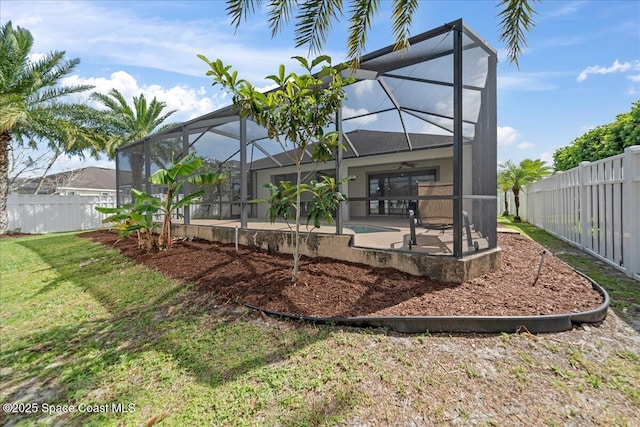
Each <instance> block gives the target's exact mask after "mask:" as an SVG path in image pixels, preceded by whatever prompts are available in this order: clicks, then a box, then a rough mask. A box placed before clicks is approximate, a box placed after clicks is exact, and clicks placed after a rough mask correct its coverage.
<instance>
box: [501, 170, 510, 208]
mask: <svg viewBox="0 0 640 427" xmlns="http://www.w3.org/2000/svg"><path fill="white" fill-rule="evenodd" d="M498 188H499V189H501V190H502V192H503V193H504V212H502V216H508V215H509V195H508V193H509V189H510V188H511V186H510V184H509V180H508V177H507V175H506V173H505V171H504V170H501V171H498Z"/></svg>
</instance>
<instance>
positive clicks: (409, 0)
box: [393, 0, 418, 50]
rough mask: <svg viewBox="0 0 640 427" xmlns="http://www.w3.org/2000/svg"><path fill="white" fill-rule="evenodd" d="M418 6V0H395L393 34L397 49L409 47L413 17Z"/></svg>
mask: <svg viewBox="0 0 640 427" xmlns="http://www.w3.org/2000/svg"><path fill="white" fill-rule="evenodd" d="M417 8H418V0H395V1H394V6H393V35H394V36H395V39H396V41H395V45H394V49H395V50H400V49H406V48H407V47H409V40H408V39H409V31H410V29H411V18H412V16H413V14H414V12H415V11H416V9H417Z"/></svg>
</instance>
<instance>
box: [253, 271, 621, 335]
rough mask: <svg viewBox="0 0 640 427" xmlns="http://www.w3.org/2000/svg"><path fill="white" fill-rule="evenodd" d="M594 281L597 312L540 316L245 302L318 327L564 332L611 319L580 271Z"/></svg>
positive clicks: (270, 312)
mask: <svg viewBox="0 0 640 427" xmlns="http://www.w3.org/2000/svg"><path fill="white" fill-rule="evenodd" d="M576 272H577V273H578V274H580V275H581V276H583V277H585V278H586V279H587V280H589V281H590V282H591V286H592V287H593V289H595V290H597V291H598V292H600V294H601V295H602V296H603V297H604V302H603V303H602V305H601V306H600V307H598V308H596V309H594V310H589V311H583V312H577V313H568V314H549V315H540V316H382V317H314V316H303V315H296V314H289V313H282V312H279V311H274V310H268V309H264V308H261V307H258V306H255V305H252V304H248V303H246V302H243V303H242V304H243V305H244V306H245V307H248V308H251V309H253V310H258V311H261V312H263V313H266V314H268V315H269V316H273V317H280V318H285V319H293V320H304V321H307V322H311V323H316V324H331V325H338V326H357V327H381V328H391V329H393V330H394V331H397V332H403V333H421V332H481V333H499V332H518V331H528V332H531V333H541V332H562V331H567V330H570V329H571V328H572V327H573V324H574V323H598V322H602V321H603V320H604V318H605V317H606V316H607V308H608V307H609V294H607V291H605V290H604V288H603V287H602V286H600V285H598V284H597V283H596V282H595V281H594V280H593V279H591V278H590V277H588V276H586V275H585V274H582V273H580V272H579V271H576Z"/></svg>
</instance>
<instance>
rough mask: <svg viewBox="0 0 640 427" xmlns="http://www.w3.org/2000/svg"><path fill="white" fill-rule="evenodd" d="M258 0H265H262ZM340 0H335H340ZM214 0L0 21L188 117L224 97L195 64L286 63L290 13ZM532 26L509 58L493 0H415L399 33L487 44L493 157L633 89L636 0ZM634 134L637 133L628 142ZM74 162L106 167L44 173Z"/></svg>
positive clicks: (551, 7)
mask: <svg viewBox="0 0 640 427" xmlns="http://www.w3.org/2000/svg"><path fill="white" fill-rule="evenodd" d="M263 3H265V4H268V2H266V1H265V2H263ZM345 4H347V2H346V1H345ZM390 6H391V2H390V1H387V0H383V1H382V2H381V7H380V11H379V14H378V15H377V17H376V18H375V19H374V21H373V22H372V28H371V30H370V31H369V32H368V35H367V45H366V51H367V52H372V51H374V50H377V49H380V48H382V47H386V46H388V45H390V44H392V43H393V34H392V30H391V19H390V16H391V7H390ZM225 7H226V2H224V1H222V0H218V1H207V0H191V1H164V2H162V1H150V0H148V1H134V0H128V1H118V0H110V1H64V0H63V1H60V0H58V1H53V0H50V1H46V0H41V1H22V0H0V22H1V23H2V24H3V25H4V23H6V22H7V21H12V23H13V25H14V26H21V27H23V28H26V29H28V30H29V31H31V33H32V35H33V37H34V39H35V42H34V47H33V50H32V54H33V57H34V58H37V57H39V56H40V55H43V54H45V53H48V52H51V51H60V50H63V51H65V52H66V58H68V59H71V58H80V60H81V62H80V65H79V66H78V67H76V69H75V70H74V72H73V73H72V75H70V76H69V77H68V78H66V79H65V81H64V83H66V84H90V85H93V86H95V89H94V90H96V91H99V92H101V93H107V92H108V91H109V90H111V89H112V88H116V89H118V90H119V91H120V92H122V94H123V95H124V96H125V98H127V99H132V98H133V96H136V95H138V94H140V93H144V94H145V96H146V97H147V99H148V100H150V99H152V98H153V97H154V96H155V97H157V98H158V99H159V100H161V101H164V102H166V103H167V108H168V109H171V110H173V109H175V110H177V112H176V113H175V114H174V115H173V116H171V118H170V121H172V122H180V121H183V120H188V119H191V118H195V117H198V116H200V115H202V114H205V113H208V112H211V111H214V110H216V109H217V108H219V107H222V106H224V105H228V104H229V102H230V101H229V99H228V97H226V96H225V94H224V93H223V92H222V91H221V89H219V87H218V86H216V87H213V86H212V84H211V83H212V80H211V78H210V77H207V76H206V75H205V73H206V71H207V65H206V64H205V63H204V62H203V61H201V60H200V59H198V58H197V56H196V55H197V54H204V55H205V56H207V57H208V58H209V59H215V58H220V59H222V60H223V62H224V63H226V64H230V65H232V66H233V67H234V69H237V70H238V72H239V75H240V76H241V77H242V78H246V79H248V80H250V81H251V82H252V83H253V84H255V85H256V86H259V87H261V86H262V87H266V86H267V85H268V82H267V80H265V79H264V77H265V76H267V75H269V74H273V73H275V72H276V70H277V67H278V65H279V64H281V63H284V64H287V65H290V66H293V61H292V60H291V59H290V58H291V57H292V56H294V55H301V56H309V52H308V49H307V48H298V49H296V48H295V47H294V46H295V43H294V42H293V31H292V30H293V24H291V23H290V25H289V26H288V27H286V28H285V29H284V31H282V32H281V33H280V34H279V35H277V36H276V37H275V38H272V37H271V33H270V30H269V28H268V22H267V19H268V18H267V15H266V11H265V10H258V11H256V13H255V14H253V15H250V16H249V17H248V19H247V20H246V21H243V22H242V23H241V25H240V27H239V28H238V29H236V28H235V27H234V26H232V25H231V21H230V19H229V17H228V16H227V14H226V11H225ZM534 9H535V10H536V12H537V13H536V15H535V17H534V21H535V27H534V28H533V30H532V31H531V32H530V33H528V34H527V35H526V38H527V46H526V47H525V49H524V51H523V53H522V55H521V57H520V60H519V67H516V66H515V65H514V64H512V63H510V62H509V61H508V60H507V59H506V55H505V46H504V44H503V43H502V42H500V41H499V24H500V18H499V17H498V16H497V14H498V12H499V8H498V1H497V0H495V1H494V0H485V1H479V0H477V1H455V0H448V1H437V0H422V1H421V2H420V6H419V8H418V11H417V12H416V13H415V15H414V16H413V23H412V27H411V35H416V34H419V33H422V32H424V31H427V30H429V29H431V28H434V27H438V26H440V25H442V24H444V23H447V22H450V21H454V20H456V19H458V18H462V19H463V20H464V21H465V23H466V24H467V25H468V26H470V27H471V28H472V29H473V30H474V31H475V32H476V33H477V34H479V35H480V36H481V37H482V38H484V39H485V40H486V41H487V42H488V43H489V44H490V45H491V46H493V47H494V48H495V49H496V51H497V52H498V58H499V63H498V74H497V77H498V106H497V109H498V162H499V163H502V162H505V161H507V160H511V161H514V162H519V161H521V160H522V159H524V158H532V159H542V160H545V161H547V162H548V163H549V164H552V161H553V159H552V156H553V152H554V151H555V150H556V149H558V148H560V147H563V146H566V145H569V144H571V142H572V141H573V140H574V139H575V138H577V137H579V136H581V135H583V134H584V133H585V132H587V131H589V130H590V129H593V128H594V127H597V126H600V125H604V124H607V123H610V122H613V121H615V119H616V116H617V115H618V114H621V113H625V112H628V111H630V110H631V106H632V103H633V102H635V101H638V100H640V2H639V1H636V0H633V1H613V0H606V1H605V0H601V1H557V0H544V1H542V2H540V3H534ZM348 26H349V23H348V21H347V20H346V18H343V19H342V20H341V21H340V22H337V23H334V25H333V27H332V29H331V32H330V35H329V37H328V40H327V43H326V44H325V48H324V51H323V52H324V53H325V54H328V55H329V56H331V57H332V58H333V63H334V64H336V63H339V62H341V61H342V60H344V59H345V57H346V51H347V49H346V37H347V29H348ZM639 143H640V142H639ZM84 166H103V167H114V163H113V162H111V161H109V160H108V159H106V158H103V159H101V160H95V159H90V158H86V159H85V160H82V159H79V158H66V157H65V158H61V159H59V160H58V161H57V162H56V165H55V166H54V168H53V169H52V172H58V171H64V170H70V169H75V168H78V167H84Z"/></svg>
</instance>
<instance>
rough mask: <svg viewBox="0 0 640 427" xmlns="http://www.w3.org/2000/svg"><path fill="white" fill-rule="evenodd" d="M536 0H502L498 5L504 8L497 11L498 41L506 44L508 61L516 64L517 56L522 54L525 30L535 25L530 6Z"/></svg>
mask: <svg viewBox="0 0 640 427" xmlns="http://www.w3.org/2000/svg"><path fill="white" fill-rule="evenodd" d="M537 1H538V0H502V1H501V2H500V3H499V6H501V7H504V9H503V10H502V11H501V12H500V13H498V16H499V17H501V18H502V20H501V21H500V28H501V31H502V33H501V34H500V41H503V42H505V43H506V44H507V58H508V59H509V61H510V62H513V63H514V64H516V66H518V67H519V64H518V58H519V57H520V55H521V54H522V48H523V46H526V45H527V41H526V39H525V31H531V29H532V28H533V27H534V26H535V22H534V21H533V15H534V14H535V13H536V12H535V11H534V10H533V8H532V7H531V4H532V3H536V2H537Z"/></svg>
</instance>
